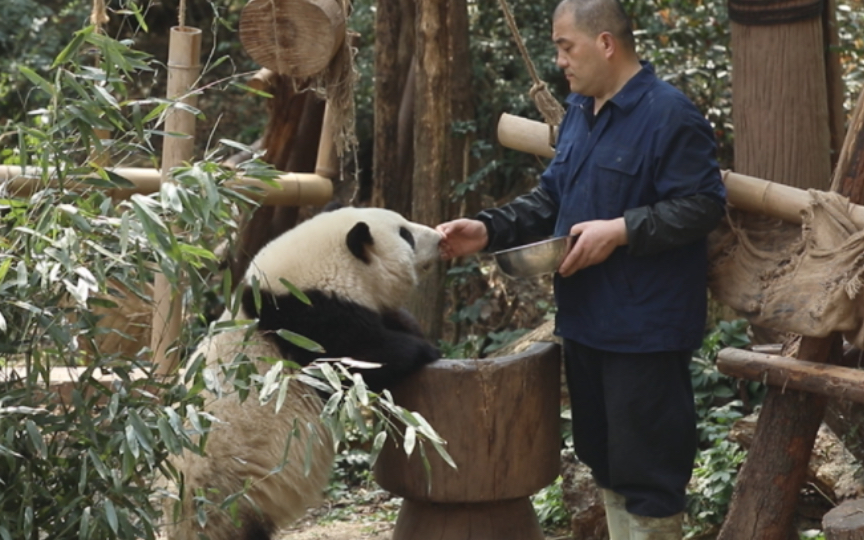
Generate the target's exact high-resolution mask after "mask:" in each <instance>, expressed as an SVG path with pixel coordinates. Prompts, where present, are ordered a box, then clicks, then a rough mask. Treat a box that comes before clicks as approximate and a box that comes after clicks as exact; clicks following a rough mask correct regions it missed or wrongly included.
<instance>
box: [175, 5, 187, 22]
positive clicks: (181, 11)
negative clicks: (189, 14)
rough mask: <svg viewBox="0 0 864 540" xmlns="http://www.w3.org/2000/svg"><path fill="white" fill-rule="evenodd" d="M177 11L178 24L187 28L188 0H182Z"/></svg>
mask: <svg viewBox="0 0 864 540" xmlns="http://www.w3.org/2000/svg"><path fill="white" fill-rule="evenodd" d="M177 11H178V14H177V26H179V27H180V28H186V0H180V7H179V8H178V9H177Z"/></svg>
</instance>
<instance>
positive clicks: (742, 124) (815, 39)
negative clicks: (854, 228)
mask: <svg viewBox="0 0 864 540" xmlns="http://www.w3.org/2000/svg"><path fill="white" fill-rule="evenodd" d="M812 4H814V2H812V1H811V0H775V1H773V2H752V1H749V0H730V1H729V12H730V18H732V22H731V23H730V24H731V26H732V44H731V48H732V68H733V71H734V74H735V76H734V77H733V78H732V96H733V102H734V106H733V108H732V112H733V121H734V124H735V171H736V172H739V173H742V174H748V175H750V176H755V177H757V178H764V179H766V180H771V181H774V182H782V183H784V184H789V185H791V186H795V187H799V188H815V189H821V190H825V189H827V188H828V182H829V179H830V175H831V162H830V134H829V127H828V126H829V122H828V119H829V115H828V97H827V89H826V82H825V81H826V75H825V57H824V54H823V37H822V36H823V34H822V20H821V17H820V15H821V11H820V10H817V11H815V12H813V13H810V14H809V15H811V18H808V19H804V20H802V19H801V18H802V17H803V16H805V15H808V13H806V12H805V11H803V9H804V8H806V7H808V6H810V5H812ZM816 4H820V3H818V2H817V3H816ZM750 6H753V7H752V8H751V7H750ZM817 7H818V6H817ZM775 11H776V12H778V13H777V14H773V12H775ZM784 11H785V12H786V13H787V14H788V15H785V17H786V19H784V18H783V17H784V15H783V12H784ZM763 14H764V15H763ZM769 15H772V17H771V18H769ZM761 17H764V19H763V18H761ZM736 19H737V20H739V21H741V22H735V21H736ZM785 20H789V21H791V22H785ZM771 23H775V24H771Z"/></svg>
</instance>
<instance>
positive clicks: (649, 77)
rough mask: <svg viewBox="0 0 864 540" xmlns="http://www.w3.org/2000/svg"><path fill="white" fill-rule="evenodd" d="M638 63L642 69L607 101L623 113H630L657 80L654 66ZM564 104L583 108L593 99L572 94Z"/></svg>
mask: <svg viewBox="0 0 864 540" xmlns="http://www.w3.org/2000/svg"><path fill="white" fill-rule="evenodd" d="M639 63H640V64H642V69H641V70H639V72H638V73H636V75H633V77H631V78H630V80H629V81H627V84H625V85H624V87H623V88H622V89H621V90H619V91H618V93H617V94H615V95H614V96H612V99H610V100H609V101H608V103H611V104H613V105H615V106H616V107H618V108H619V109H621V110H622V111H623V112H625V113H627V112H630V111H631V110H632V109H633V108H634V107H635V106H636V104H637V103H639V100H640V99H642V96H643V95H645V92H647V91H648V88H649V87H650V86H651V84H653V82H654V81H655V80H656V78H657V77H656V75H655V74H654V66H652V65H651V63H650V62H648V61H647V60H640V61H639ZM566 103H567V105H576V106H579V107H585V106H587V105H588V104H593V103H594V98H593V97H589V96H583V95H582V94H577V93H572V94H570V95H569V96H567V99H566Z"/></svg>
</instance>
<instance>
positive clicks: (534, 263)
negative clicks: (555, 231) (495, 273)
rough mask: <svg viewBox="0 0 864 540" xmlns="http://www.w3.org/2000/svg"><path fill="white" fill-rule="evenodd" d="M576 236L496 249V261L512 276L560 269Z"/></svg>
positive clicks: (544, 272) (528, 275)
mask: <svg viewBox="0 0 864 540" xmlns="http://www.w3.org/2000/svg"><path fill="white" fill-rule="evenodd" d="M575 238H576V237H575V236H559V237H557V238H549V239H548V240H542V241H540V242H534V243H533V244H526V245H524V246H518V247H515V248H510V249H505V250H503V251H496V252H495V253H493V255H494V256H495V262H496V263H497V264H498V267H499V268H500V269H501V271H502V272H504V273H505V274H507V275H508V276H510V277H514V278H524V277H533V276H538V275H540V274H547V273H549V272H554V271H555V270H558V266H560V265H561V261H563V260H564V256H565V255H567V252H568V251H570V246H572V245H573V244H572V240H574V239H575Z"/></svg>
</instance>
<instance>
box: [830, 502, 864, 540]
mask: <svg viewBox="0 0 864 540" xmlns="http://www.w3.org/2000/svg"><path fill="white" fill-rule="evenodd" d="M822 530H823V532H824V533H825V540H864V499H856V500H851V501H846V502H844V503H842V504H840V505H838V506H837V507H835V508H833V509H831V510H829V511H828V513H826V514H825V515H824V516H823V517H822Z"/></svg>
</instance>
